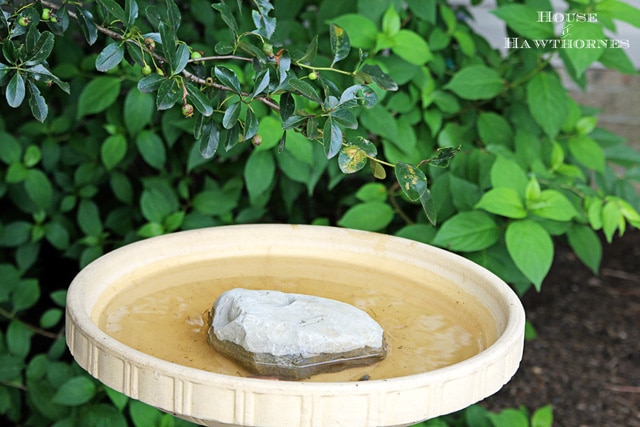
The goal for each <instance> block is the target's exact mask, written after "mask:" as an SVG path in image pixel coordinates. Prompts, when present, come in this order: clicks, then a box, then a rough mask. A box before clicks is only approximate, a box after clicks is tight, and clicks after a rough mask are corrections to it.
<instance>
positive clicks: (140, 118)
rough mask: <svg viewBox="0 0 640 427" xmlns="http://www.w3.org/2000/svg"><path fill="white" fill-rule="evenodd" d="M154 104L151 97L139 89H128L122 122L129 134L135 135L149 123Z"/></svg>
mask: <svg viewBox="0 0 640 427" xmlns="http://www.w3.org/2000/svg"><path fill="white" fill-rule="evenodd" d="M154 113H155V105H154V100H153V97H152V96H151V95H149V94H146V93H142V92H141V91H140V90H130V91H129V93H128V94H127V97H126V98H125V100H124V114H123V116H124V124H125V127H126V128H127V132H128V133H129V134H130V135H137V134H138V132H140V131H141V130H142V129H144V127H145V126H146V125H148V124H150V123H151V120H152V119H153V114H154Z"/></svg>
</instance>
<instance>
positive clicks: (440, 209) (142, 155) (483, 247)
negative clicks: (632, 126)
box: [0, 0, 640, 426]
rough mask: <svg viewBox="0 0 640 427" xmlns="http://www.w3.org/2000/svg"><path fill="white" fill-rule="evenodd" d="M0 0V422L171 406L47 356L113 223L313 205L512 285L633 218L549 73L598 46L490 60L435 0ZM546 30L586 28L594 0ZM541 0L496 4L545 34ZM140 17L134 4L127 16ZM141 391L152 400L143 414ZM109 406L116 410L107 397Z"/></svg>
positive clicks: (631, 169) (539, 275)
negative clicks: (82, 271)
mask: <svg viewBox="0 0 640 427" xmlns="http://www.w3.org/2000/svg"><path fill="white" fill-rule="evenodd" d="M241 4H242V2H237V3H236V2H224V1H221V2H219V3H213V4H212V3H211V2H209V1H206V0H194V1H190V2H180V7H178V6H177V5H176V3H174V2H173V1H171V0H167V1H162V2H151V1H142V0H139V1H133V0H127V1H125V2H124V6H123V5H121V4H120V3H118V2H115V1H113V0H98V1H96V2H86V3H82V4H80V3H77V2H67V1H63V2H61V3H58V2H56V3H54V2H50V1H41V2H26V1H24V2H22V1H15V2H11V3H10V4H6V3H5V2H0V6H1V7H2V12H3V13H2V14H1V15H0V37H1V40H2V56H1V57H0V86H1V87H3V91H4V96H5V99H6V105H5V104H3V105H1V106H0V111H1V116H0V176H1V177H2V180H1V181H0V199H1V200H2V206H3V208H2V211H1V212H0V247H2V252H0V274H1V277H3V282H2V285H1V286H0V315H2V316H1V317H2V323H3V329H2V336H0V359H1V362H2V363H1V364H0V366H2V369H1V370H0V413H2V414H4V416H5V417H6V418H7V419H8V420H10V421H11V422H14V423H16V424H28V425H49V424H52V423H57V424H56V425H60V426H63V425H74V424H77V425H91V424H96V423H97V422H98V421H97V420H107V421H108V422H109V423H110V424H112V425H125V424H126V422H127V420H129V421H131V422H132V423H134V425H149V422H150V421H148V420H150V419H153V420H155V421H153V422H151V424H162V425H165V424H171V423H177V424H179V423H180V422H179V421H177V420H174V419H173V418H170V417H168V416H166V415H161V414H160V413H158V412H157V411H155V410H152V409H151V408H148V407H146V406H144V405H142V404H139V403H136V402H134V401H128V399H126V398H125V397H124V396H122V395H120V394H118V393H116V392H114V391H112V390H109V389H106V388H105V387H103V386H102V385H99V384H97V383H96V382H94V381H93V380H92V379H91V378H89V377H88V376H86V374H84V373H83V372H82V371H81V370H80V369H79V368H78V367H77V366H76V365H74V364H73V363H71V362H70V358H69V355H68V354H67V353H66V352H65V346H64V337H63V332H64V331H63V325H62V317H63V310H64V297H65V289H66V287H67V285H68V283H69V282H70V280H71V278H72V276H73V275H74V273H75V272H76V271H77V269H78V268H80V267H83V266H85V265H86V264H87V263H89V262H90V261H92V260H93V259H95V258H97V257H99V256H100V255H101V254H103V253H105V252H107V251H110V250H112V249H114V248H116V247H118V246H121V245H124V244H127V243H129V242H132V241H135V240H137V239H141V238H146V237H151V236H155V235H159V234H163V233H169V232H173V231H177V230H185V229H192V228H199V227H207V226H216V225H224V224H237V223H248V222H290V223H315V224H333V225H339V226H344V227H353V228H360V229H365V230H372V231H381V232H386V233H392V234H397V235H400V236H404V237H408V238H411V239H416V240H419V241H422V242H426V243H430V244H434V245H438V246H441V247H444V248H447V249H449V250H452V251H456V252H459V253H461V254H463V255H464V256H467V257H469V258H471V259H472V260H474V261H476V262H477V263H479V264H481V265H483V266H485V267H487V268H489V269H490V270H493V271H494V272H496V273H497V274H498V275H500V276H501V277H502V278H504V279H505V280H506V281H508V282H509V283H511V284H513V285H514V286H515V288H516V289H517V290H518V291H519V292H520V293H524V292H525V291H526V290H527V289H528V288H529V287H530V286H531V285H534V286H535V288H537V289H540V286H541V284H542V282H543V279H544V277H545V276H546V274H547V272H548V270H549V267H550V265H551V261H552V259H553V252H554V245H555V243H556V242H559V241H564V240H566V241H567V242H568V244H569V245H570V246H571V247H572V248H573V250H574V251H575V252H576V255H577V256H578V257H579V258H580V259H581V260H582V261H583V262H584V263H585V264H586V265H587V266H589V267H590V268H591V269H592V270H594V271H597V270H598V266H599V262H600V258H601V252H602V247H601V244H600V240H599V237H598V234H597V232H602V233H603V235H604V236H605V238H606V239H607V240H608V241H611V240H612V239H613V237H614V235H615V233H616V232H617V233H623V232H624V230H625V228H626V226H627V225H628V224H630V225H632V226H634V227H638V226H640V215H639V214H638V212H637V210H638V209H639V208H640V199H639V197H638V194H637V192H636V191H635V189H634V183H637V181H638V177H639V176H640V174H639V173H638V171H639V170H640V167H639V166H638V165H640V155H639V154H638V152H636V151H634V150H632V149H631V148H630V147H628V146H626V145H625V144H624V142H623V141H622V140H621V139H620V138H618V137H616V136H615V135H613V134H611V133H609V132H606V131H604V130H603V129H600V128H598V127H597V115H596V113H595V112H594V111H592V110H590V109H587V108H583V107H580V106H579V105H577V104H576V103H575V102H574V101H573V100H572V99H571V98H569V96H568V95H567V92H566V90H565V89H564V88H563V87H562V85H561V83H560V79H559V77H558V74H557V73H556V72H555V71H554V69H553V68H552V67H551V66H550V59H551V58H552V57H554V56H558V55H559V57H560V58H561V60H562V61H563V62H564V64H565V66H566V68H567V70H568V71H569V73H570V75H571V77H572V78H573V79H574V80H575V81H576V82H577V83H578V84H579V85H581V86H582V87H584V86H585V84H586V82H585V76H584V71H585V69H586V68H587V67H588V66H589V65H590V64H592V63H593V62H595V61H600V62H601V63H603V64H604V65H606V66H609V67H612V68H616V69H618V70H620V71H622V72H629V73H631V72H635V71H634V70H633V67H632V65H631V63H630V61H629V60H628V58H627V57H626V55H625V52H624V50H623V49H621V48H607V49H596V50H593V51H592V50H589V51H585V50H581V49H569V48H558V47H554V46H553V45H551V44H548V45H546V46H545V47H543V48H535V49H533V48H532V49H511V50H510V51H509V52H508V56H507V57H501V56H500V54H499V53H498V52H497V51H496V50H495V49H493V48H492V47H491V46H489V44H488V43H487V41H486V40H484V39H483V38H482V37H481V36H480V35H478V34H477V33H476V32H474V31H473V29H472V28H471V27H470V26H469V22H470V14H469V11H468V9H467V8H466V7H462V6H456V7H454V6H451V5H449V4H447V3H446V2H444V1H438V2H435V1H434V2H423V1H418V0H412V1H406V2H400V1H391V0H388V1H379V2H369V1H359V2H339V3H337V2H331V1H330V0H327V1H315V2H308V1H306V2H305V1H302V0H282V1H278V2H277V3H276V7H275V8H273V7H272V4H271V2H269V1H268V0H255V1H254V2H252V7H253V9H252V10H249V9H247V8H246V7H243V8H242V10H240V7H241ZM569 7H570V10H571V11H576V12H581V13H586V12H592V11H595V12H597V13H598V17H600V19H599V21H598V22H597V23H575V25H574V27H572V28H571V30H570V31H569V36H570V37H574V38H577V39H580V38H587V39H605V36H604V35H603V33H602V31H603V28H608V29H611V28H613V21H614V20H622V21H626V22H630V23H631V24H633V25H636V26H640V19H639V18H638V11H637V10H636V9H634V8H632V7H631V6H628V5H626V4H625V3H623V2H621V1H617V0H603V1H602V2H600V3H598V4H596V5H591V4H590V3H587V2H571V3H570V5H569ZM536 10H551V5H550V4H549V2H548V1H545V0H542V1H532V0H530V1H526V2H524V3H516V2H500V7H499V8H498V9H497V10H496V11H495V14H496V15H497V16H498V17H500V18H501V19H502V20H504V21H505V23H506V25H507V26H508V27H509V31H510V36H513V37H514V38H515V37H519V39H518V40H527V39H532V40H534V39H536V40H537V39H547V38H548V39H553V38H557V36H556V35H555V31H556V30H555V29H554V28H553V26H552V25H546V24H544V25H542V24H541V23H537V22H535V19H536V15H535V11H536ZM143 16H144V17H146V18H143ZM154 411H155V412H154ZM125 414H126V416H125Z"/></svg>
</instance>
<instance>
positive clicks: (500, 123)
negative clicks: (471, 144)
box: [478, 112, 513, 147]
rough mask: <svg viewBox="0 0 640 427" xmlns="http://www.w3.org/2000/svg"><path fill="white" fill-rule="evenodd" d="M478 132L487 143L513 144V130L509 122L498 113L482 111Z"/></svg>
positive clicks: (508, 145)
mask: <svg viewBox="0 0 640 427" xmlns="http://www.w3.org/2000/svg"><path fill="white" fill-rule="evenodd" d="M478 134H479V135H480V139H481V140H482V142H484V144H485V145H493V144H497V145H503V146H505V147H511V146H513V131H512V130H511V126H510V125H509V122H508V121H507V120H506V119H505V118H504V117H502V116H501V115H499V114H496V113H484V112H483V113H480V116H479V117H478Z"/></svg>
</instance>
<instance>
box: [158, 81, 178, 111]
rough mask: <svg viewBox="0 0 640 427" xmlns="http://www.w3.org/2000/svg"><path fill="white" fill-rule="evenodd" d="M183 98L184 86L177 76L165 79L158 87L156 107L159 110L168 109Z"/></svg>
mask: <svg viewBox="0 0 640 427" xmlns="http://www.w3.org/2000/svg"><path fill="white" fill-rule="evenodd" d="M180 99H182V87H181V86H180V83H179V82H178V80H177V79H176V78H171V79H165V80H163V81H162V83H160V87H158V94H157V95H156V108H157V109H158V110H168V109H169V108H171V107H173V106H174V105H176V102H178V101H179V100H180Z"/></svg>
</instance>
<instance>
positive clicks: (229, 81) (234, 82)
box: [213, 67, 242, 95]
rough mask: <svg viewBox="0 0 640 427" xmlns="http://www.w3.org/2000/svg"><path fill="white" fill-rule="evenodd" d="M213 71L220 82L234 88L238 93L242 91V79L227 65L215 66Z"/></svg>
mask: <svg viewBox="0 0 640 427" xmlns="http://www.w3.org/2000/svg"><path fill="white" fill-rule="evenodd" d="M213 71H214V74H215V76H216V78H217V79H218V81H219V82H220V84H222V85H224V86H226V87H228V88H229V89H231V90H233V91H234V92H235V93H236V94H238V95H239V94H241V93H242V89H241V88H240V80H239V79H238V76H237V75H236V73H235V72H234V71H233V70H230V69H229V68H226V67H215V68H214V69H213Z"/></svg>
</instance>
